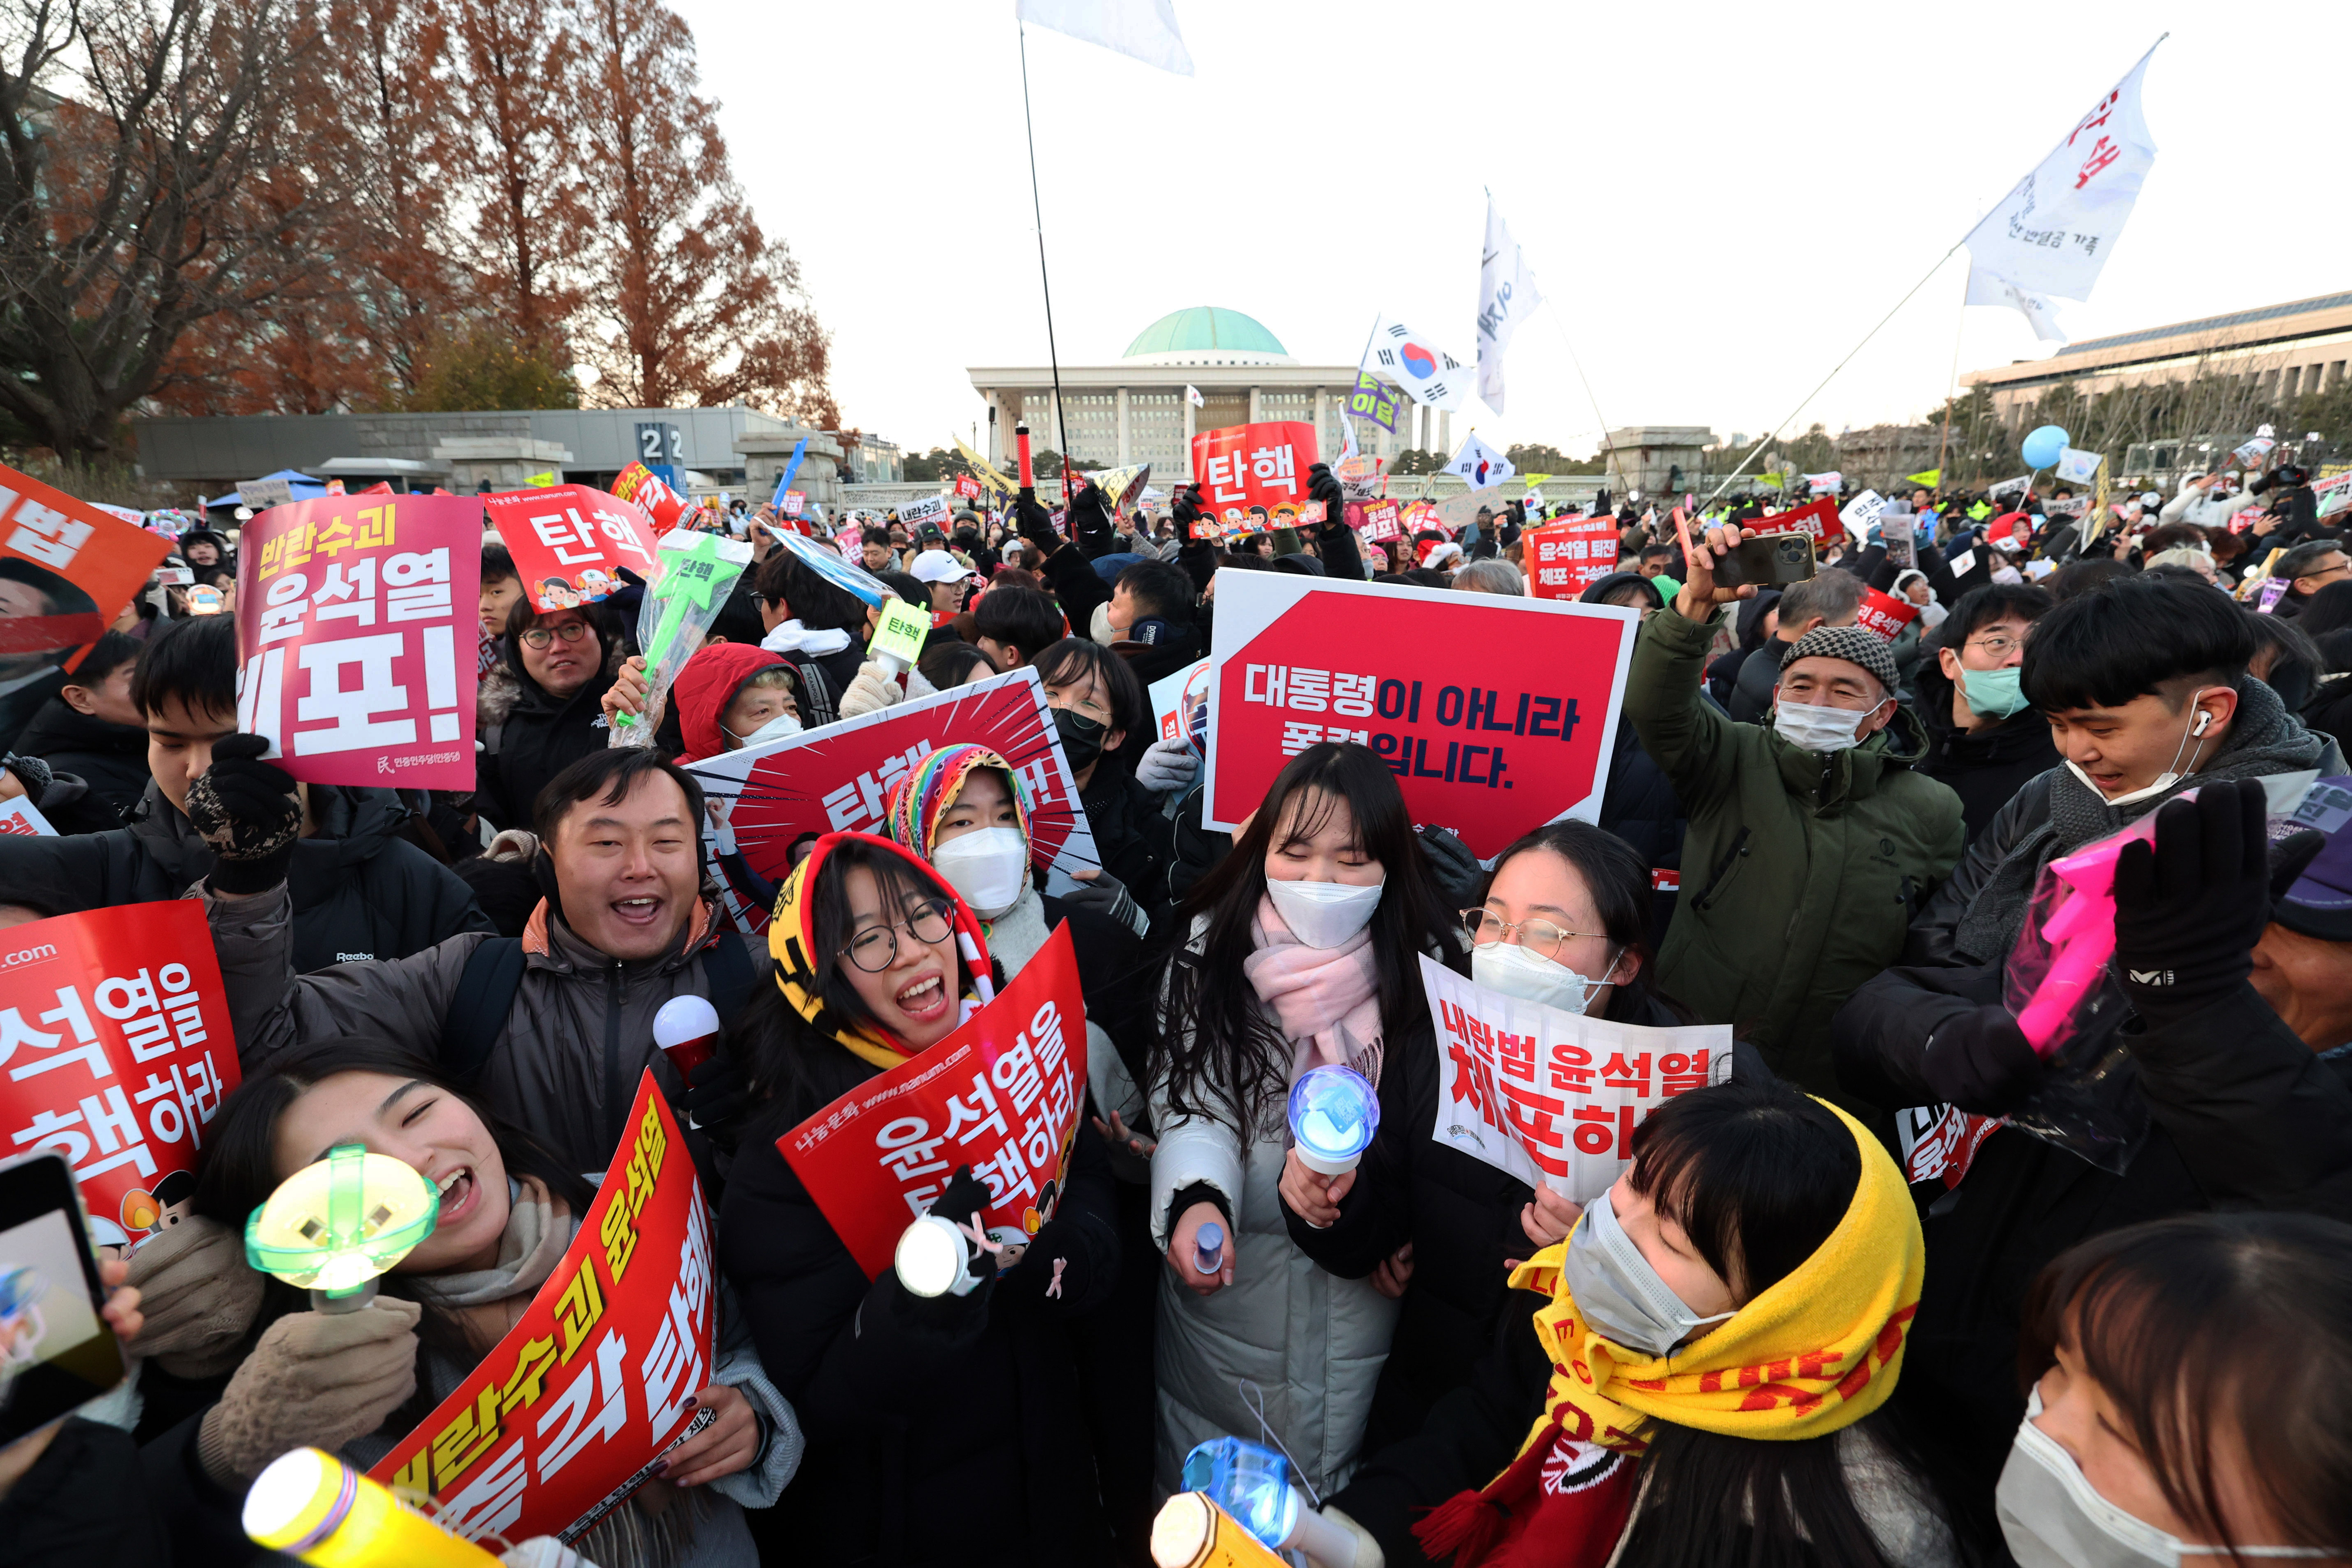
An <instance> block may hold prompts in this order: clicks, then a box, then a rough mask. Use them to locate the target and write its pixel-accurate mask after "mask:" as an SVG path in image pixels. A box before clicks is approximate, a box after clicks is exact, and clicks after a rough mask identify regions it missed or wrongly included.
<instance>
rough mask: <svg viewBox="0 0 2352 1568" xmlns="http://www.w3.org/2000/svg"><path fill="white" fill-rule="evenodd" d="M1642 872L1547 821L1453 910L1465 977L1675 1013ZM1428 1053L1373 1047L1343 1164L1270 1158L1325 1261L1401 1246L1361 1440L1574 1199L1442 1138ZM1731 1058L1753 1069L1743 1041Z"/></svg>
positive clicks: (1305, 1238) (1404, 1431) (1417, 1387)
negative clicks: (1658, 982) (1377, 1061)
mask: <svg viewBox="0 0 2352 1568" xmlns="http://www.w3.org/2000/svg"><path fill="white" fill-rule="evenodd" d="M1649 896H1650V870H1649V866H1648V865H1647V863H1646V862H1644V861H1643V859H1642V857H1641V856H1640V855H1638V854H1636V853H1635V852H1633V849H1632V847H1631V846H1630V845H1628V844H1626V843H1624V842H1623V841H1621V840H1618V839H1616V838H1613V837H1612V836H1611V835H1610V834H1608V833H1605V832H1603V831H1601V830H1600V829H1598V828H1596V827H1593V826H1592V825H1591V824H1590V823H1587V822H1576V821H1563V822H1554V823H1551V824H1549V825H1548V826H1546V827H1542V828H1538V829H1537V830H1536V831H1534V832H1531V833H1529V834H1528V835H1527V836H1526V837H1524V838H1522V839H1520V840H1519V841H1517V842H1516V843H1514V844H1512V845H1511V846H1510V847H1509V848H1507V849H1506V850H1504V851H1503V852H1502V853H1501V854H1500V855H1499V856H1497V857H1496V862H1495V869H1494V871H1493V873H1491V875H1490V877H1489V878H1488V879H1487V885H1486V887H1485V889H1483V896H1482V899H1481V902H1480V904H1478V905H1476V906H1475V907H1472V908H1468V909H1465V910H1463V911H1461V912H1460V914H1459V916H1458V918H1459V920H1460V922H1461V930H1462V932H1463V936H1464V939H1465V942H1466V943H1467V945H1468V946H1469V951H1470V966H1469V967H1470V977H1471V978H1472V979H1474V980H1475V981H1476V982H1477V983H1478V984H1479V985H1481V986H1485V987H1486V988H1488V989H1490V990H1496V991H1501V992H1503V993H1505V994H1506V995H1508V996H1514V997H1518V998H1524V999H1526V1000H1528V1001H1534V1002H1540V1003H1542V1004H1543V1005H1545V1006H1546V1007H1553V1008H1559V1009H1562V1010H1564V1011H1567V1012H1574V1013H1586V1014H1589V1015H1591V1016H1592V1017H1595V1018H1605V1019H1610V1020H1612V1022H1617V1023H1626V1024H1637V1025H1640V1026H1643V1027H1644V1028H1667V1027H1672V1026H1674V1025H1676V1024H1684V1023H1689V1022H1691V1021H1693V1020H1692V1019H1691V1017H1690V1015H1689V1014H1688V1013H1686V1012H1685V1011H1683V1010H1682V1009H1679V1008H1678V1007H1676V1006H1675V1004H1674V1003H1673V1002H1671V1001H1669V1000H1668V999H1666V998H1664V997H1662V996H1660V995H1658V993H1657V992H1656V991H1654V990H1653V989H1652V988H1651V986H1650V967H1651V963H1652V958H1653V955H1652V952H1651V948H1650V941H1649ZM1437 1055H1438V1053H1437V1051H1436V1049H1434V1048H1433V1047H1432V1048H1431V1049H1426V1050H1424V1049H1420V1048H1419V1046H1418V1044H1417V1043H1416V1048H1415V1049H1413V1050H1411V1051H1391V1052H1389V1053H1387V1054H1386V1056H1385V1058H1384V1061H1383V1069H1384V1071H1382V1074H1381V1084H1380V1089H1381V1125H1380V1131H1379V1133H1378V1134H1376V1135H1375V1136H1374V1138H1373V1140H1372V1145H1371V1147H1370V1148H1369V1149H1368V1150H1366V1151H1365V1154H1364V1156H1363V1159H1362V1161H1361V1162H1360V1164H1359V1165H1358V1166H1356V1168H1355V1169H1354V1170H1353V1171H1350V1172H1348V1173H1345V1174H1343V1175H1340V1176H1322V1175H1319V1174H1318V1173H1317V1172H1315V1171H1313V1170H1310V1169H1309V1168H1308V1167H1307V1166H1306V1165H1304V1164H1303V1163H1301V1161H1300V1160H1299V1158H1298V1152H1297V1150H1296V1149H1293V1150H1291V1151H1290V1152H1289V1153H1288V1154H1286V1155H1285V1156H1284V1160H1283V1169H1282V1183H1281V1188H1280V1191H1281V1196H1282V1203H1283V1218H1284V1220H1285V1222H1286V1225H1287V1226H1288V1229H1289V1235H1290V1239H1291V1241H1292V1242H1293V1243H1294V1244H1295V1245H1296V1246H1297V1248H1298V1249H1299V1250H1300V1251H1302V1252H1304V1253H1306V1254H1307V1256H1308V1257H1309V1258H1311V1259H1313V1260H1315V1261H1316V1262H1317V1263H1318V1264H1319V1265H1321V1266H1322V1267H1323V1268H1324V1269H1325V1270H1328V1271H1329V1272H1331V1273H1334V1274H1338V1275H1340V1276H1342V1277H1344V1278H1349V1279H1361V1278H1365V1277H1368V1276H1370V1277H1372V1278H1374V1279H1375V1280H1378V1279H1379V1278H1381V1272H1380V1270H1381V1266H1382V1265H1383V1264H1384V1263H1385V1262H1386V1261H1387V1260H1389V1259H1390V1258H1391V1257H1394V1256H1396V1255H1397V1254H1398V1252H1399V1250H1400V1249H1410V1250H1409V1251H1408V1252H1407V1253H1406V1256H1408V1257H1410V1259H1411V1260H1412V1281H1413V1288H1412V1290H1411V1291H1407V1292H1405V1295H1404V1298H1403V1307H1402V1314H1401V1315H1400V1317H1399V1319H1398V1321H1397V1331H1396V1340H1395V1343H1394V1344H1393V1346H1392V1347H1391V1350H1390V1352H1389V1359H1388V1363H1387V1364H1386V1366H1385V1367H1383V1368H1382V1370H1381V1383H1380V1390H1379V1392H1378V1394H1377V1395H1376V1396H1375V1397H1374V1399H1373V1404H1372V1414H1371V1418H1370V1424H1369V1425H1368V1426H1367V1427H1366V1429H1365V1435H1364V1447H1365V1448H1366V1450H1367V1451H1368V1452H1369V1451H1372V1450H1376V1449H1378V1448H1382V1447H1385V1446H1386V1445H1387V1444H1388V1443H1390V1442H1391V1441H1394V1440H1396V1439H1399V1438H1402V1437H1408V1436H1410V1435H1411V1434H1412V1433H1413V1432H1415V1431H1417V1430H1419V1428H1420V1427H1421V1423H1422V1420H1423V1417H1424V1416H1427V1415H1428V1413H1429V1409H1430V1406H1432V1405H1433V1404H1434V1403H1435V1402H1436V1401H1437V1399H1439V1398H1440V1397H1441V1396H1444V1394H1446V1393H1447V1392H1448V1391H1449V1390H1451V1389H1453V1388H1454V1387H1457V1386H1459V1385H1461V1384H1462V1383H1463V1382H1464V1380H1465V1379H1466V1378H1467V1377H1468V1376H1469V1375H1470V1373H1471V1371H1472V1370H1473V1369H1474V1368H1475V1365H1476V1364H1477V1359H1478V1357H1479V1355H1480V1354H1483V1351H1484V1348H1485V1346H1486V1345H1487V1344H1488V1343H1491V1342H1492V1340H1493V1338H1494V1335H1495V1333H1496V1330H1497V1329H1498V1328H1499V1327H1501V1325H1502V1323H1503V1322H1504V1319H1505V1317H1506V1316H1507V1314H1508V1312H1510V1311H1511V1310H1512V1309H1511V1308H1510V1306H1509V1304H1508V1303H1509V1291H1507V1289H1506V1286H1505V1281H1506V1280H1507V1278H1508V1276H1509V1270H1508V1268H1507V1267H1506V1265H1507V1263H1509V1262H1511V1261H1512V1260H1517V1259H1520V1258H1524V1257H1526V1256H1528V1252H1529V1250H1530V1249H1538V1248H1543V1247H1548V1246H1550V1245H1551V1244H1552V1243H1554V1242H1556V1241H1559V1240H1560V1239H1563V1238H1564V1237H1566V1236H1567V1235H1568V1233H1569V1229H1570V1227H1571V1226H1573V1225H1574V1224H1575V1222H1576V1216H1577V1209H1576V1207H1575V1206H1574V1205H1573V1204H1570V1203H1569V1202H1568V1201H1567V1200H1566V1199H1565V1198H1563V1197H1560V1196H1559V1194H1558V1193H1556V1192H1554V1191H1553V1190H1552V1189H1551V1188H1550V1187H1549V1186H1542V1187H1537V1188H1535V1189H1533V1190H1532V1191H1530V1190H1529V1188H1528V1185H1527V1184H1526V1183H1525V1182H1522V1181H1520V1180H1519V1179H1518V1178H1517V1177H1516V1176H1511V1175H1510V1174H1509V1173H1507V1172H1505V1171H1501V1170H1498V1169H1496V1167H1495V1166H1491V1165H1488V1164H1487V1163H1486V1162H1485V1161H1483V1160H1478V1159H1474V1158H1473V1157H1471V1156H1470V1155H1465V1154H1464V1153H1462V1152H1461V1151H1460V1150H1458V1149H1455V1148H1453V1147H1451V1146H1449V1145H1446V1144H1444V1142H1442V1141H1441V1139H1442V1136H1443V1129H1442V1126H1441V1121H1442V1120H1451V1119H1452V1117H1451V1114H1450V1113H1445V1114H1444V1115H1443V1116H1441V1113H1444V1105H1443V1104H1442V1103H1441V1099H1442V1096H1441V1093H1440V1090H1439V1077H1440V1073H1439V1070H1438V1061H1437ZM1740 1071H1742V1072H1744V1073H1747V1074H1749V1075H1759V1074H1760V1075H1767V1076H1769V1074H1768V1073H1766V1070H1765V1068H1764V1066H1763V1063H1762V1061H1761V1059H1760V1058H1757V1057H1755V1056H1754V1055H1753V1054H1752V1053H1746V1055H1745V1060H1744V1061H1743V1063H1742V1066H1741V1068H1740Z"/></svg>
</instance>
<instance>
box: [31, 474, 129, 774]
mask: <svg viewBox="0 0 2352 1568" xmlns="http://www.w3.org/2000/svg"><path fill="white" fill-rule="evenodd" d="M171 550H172V541H171V540H169V539H167V538H163V536H162V535H160V534H151V533H149V532H148V531H147V530H146V529H145V528H141V527H139V526H138V525H137V524H135V523H128V522H125V521H123V520H122V519H121V517H114V516H112V515H110V513H108V512H106V511H105V510H102V509H101V508H100V507H94V506H91V505H90V504H89V502H87V501H81V500H77V499H76V498H75V497H71V496H68V495H67V494H66V493H65V492H64V491H63V490H56V489H51V488H50V487H49V486H47V485H44V484H42V483H41V482H40V481H39V480H38V479H36V478H34V477H33V476H31V475H29V474H19V473H17V472H16V470H15V469H14V468H9V467H5V466H0V559H7V560H14V561H16V562H17V563H18V564H17V565H16V566H14V567H12V568H10V569H9V572H8V575H7V576H5V577H0V687H13V686H14V685H17V684H20V683H21V681H22V679H23V677H25V676H26V675H30V674H36V673H37V671H38V670H40V669H41V668H44V667H47V666H50V665H58V666H62V667H63V668H65V669H68V670H70V669H72V668H73V667H74V666H75V665H77V664H80V663H81V660H82V655H83V654H85V653H89V645H90V644H91V643H95V642H97V641H98V640H99V638H100V637H101V636H103V635H104V634H105V632H106V628H107V625H108V623H109V622H111V621H113V619H114V618H115V617H116V616H117V615H120V614H121V613H122V607H123V606H124V605H126V604H128V603H130V602H131V595H132V594H134V593H137V592H138V591H139V590H140V587H141V585H142V584H143V583H145V582H146V580H147V574H148V573H149V572H151V571H152V570H155V565H156V563H157V562H158V561H160V560H162V559H163V558H164V557H165V556H166V555H169V554H170V553H171ZM19 666H22V667H21V668H20V667H19ZM8 738H10V737H5V736H0V741H5V740H6V739H8Z"/></svg>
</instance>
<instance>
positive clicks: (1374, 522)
mask: <svg viewBox="0 0 2352 1568" xmlns="http://www.w3.org/2000/svg"><path fill="white" fill-rule="evenodd" d="M1402 516H1403V508H1402V507H1399V506H1398V505H1397V503H1395V502H1394V501H1350V502H1349V503H1348V526H1349V528H1353V529H1355V530H1356V531H1357V532H1358V533H1360V534H1361V535H1362V536H1363V538H1364V542H1365V543H1366V544H1373V545H1377V544H1385V543H1387V542H1388V541H1389V540H1391V539H1392V538H1399V537H1401V536H1402V534H1403V532H1404V528H1403V525H1402V522H1401V521H1400V520H1399V519H1400V518H1401V517H1402Z"/></svg>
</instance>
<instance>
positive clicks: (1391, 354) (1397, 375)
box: [1360, 316, 1475, 413]
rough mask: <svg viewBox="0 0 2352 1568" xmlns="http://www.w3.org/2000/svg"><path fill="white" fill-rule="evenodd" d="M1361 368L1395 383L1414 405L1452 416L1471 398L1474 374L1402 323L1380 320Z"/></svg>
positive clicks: (1460, 362)
mask: <svg viewBox="0 0 2352 1568" xmlns="http://www.w3.org/2000/svg"><path fill="white" fill-rule="evenodd" d="M1360 369H1363V370H1367V371H1371V372H1372V373H1373V374H1375V375H1378V376H1381V377H1383V378H1384V379H1386V380H1388V381H1391V382H1395V383H1396V384H1397V385H1399V386H1401V387H1402V388H1403V389H1404V390H1405V393H1406V395H1407V396H1409V397H1411V398H1412V401H1413V402H1418V403H1423V404H1425V405H1426V406H1428V407H1430V408H1433V409H1438V410H1441V411H1443V412H1444V413H1454V411H1455V410H1457V409H1459V408H1461V407H1462V405H1463V404H1464V403H1465V402H1468V401H1469V399H1470V392H1471V391H1472V384H1473V382H1474V381H1475V372H1473V371H1470V370H1469V369H1467V368H1466V367H1465V365H1464V364H1463V363H1462V361H1459V360H1457V359H1455V358H1454V356H1453V355H1451V354H1449V353H1447V352H1446V351H1445V350H1443V349H1441V348H1439V347H1438V346H1437V345H1436V344H1435V343H1434V342H1433V341H1432V340H1429V339H1428V338H1425V337H1423V335H1422V334H1420V333H1418V332H1416V331H1414V330H1413V329H1412V328H1410V327H1407V326H1406V325H1404V323H1402V321H1391V320H1390V319H1388V318H1387V317H1385V316H1383V317H1381V320H1380V324H1379V325H1378V326H1377V327H1375V328H1373V329H1372V340H1371V345H1370V347H1369V348H1367V349H1366V350H1364V361H1363V364H1362V365H1361V366H1360Z"/></svg>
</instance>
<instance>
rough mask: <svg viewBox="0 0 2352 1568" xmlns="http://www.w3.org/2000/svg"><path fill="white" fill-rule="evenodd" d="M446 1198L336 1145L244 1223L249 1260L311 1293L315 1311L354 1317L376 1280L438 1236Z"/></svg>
mask: <svg viewBox="0 0 2352 1568" xmlns="http://www.w3.org/2000/svg"><path fill="white" fill-rule="evenodd" d="M440 1213H441V1195H440V1194H439V1193H437V1192H436V1191H435V1190H434V1188H433V1184H432V1183H430V1182H428V1181H426V1180H425V1178H424V1176H420V1175H419V1174H417V1172H416V1171H415V1169H414V1168H413V1167H412V1166H408V1165H407V1164H405V1163H404V1162H403V1161H400V1160H396V1159H394V1158H393V1157H392V1156H391V1155H373V1154H370V1153H369V1152H368V1151H367V1150H366V1149H365V1148H364V1147H362V1145H358V1144H338V1145H336V1146H335V1147H334V1148H333V1149H332V1150H331V1151H329V1153H328V1155H327V1157H326V1158H325V1159H323V1160H320V1161H319V1162H318V1163H317V1164H315V1165H310V1166H303V1167H302V1168H301V1169H300V1170H299V1171H296V1172H295V1173H294V1174H293V1175H292V1176H288V1177H287V1178H286V1179H285V1181H284V1182H282V1183H280V1184H279V1185H278V1190H277V1191H276V1192H273V1193H271V1194H270V1195H269V1200H268V1202H267V1203H264V1204H263V1205H262V1206H261V1207H259V1208H257V1209H255V1210H254V1211H253V1213H252V1214H251V1215H249V1216H248V1217H247V1219H246V1222H245V1254H246V1260H247V1262H249V1263H251V1264H252V1265H253V1267H254V1268H255V1269H257V1270H260V1271H261V1272H262V1273H265V1274H274V1275H276V1276H277V1277H278V1279H280V1280H283V1281H286V1282H287V1283H288V1284H289V1285H295V1286H299V1287H307V1288H308V1289H309V1290H310V1305H311V1308H312V1310H313V1311H316V1312H356V1311H358V1310H359V1309H360V1308H362V1307H363V1306H365V1305H367V1304H368V1302H369V1301H373V1300H374V1299H375V1281H376V1276H377V1275H379V1274H382V1273H383V1272H384V1271H385V1270H389V1269H390V1268H392V1266H393V1265H394V1264H395V1263H397V1262H399V1261H400V1260H402V1259H403V1258H405V1257H407V1256H408V1254H409V1253H410V1252H411V1251H412V1250H414V1249H415V1247H416V1244H417V1243H418V1242H420V1241H423V1240H424V1239H425V1238H426V1237H428V1236H430V1235H432V1234H433V1227H434V1224H435V1222H436V1220H437V1219H438V1218H440Z"/></svg>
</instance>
